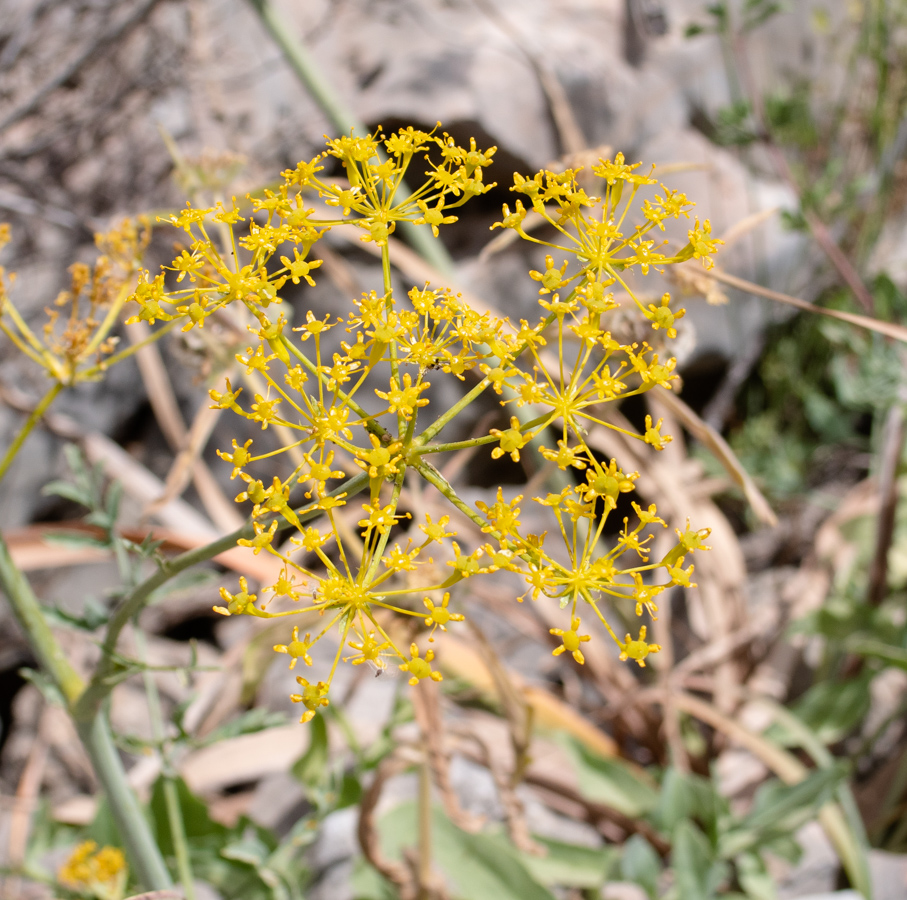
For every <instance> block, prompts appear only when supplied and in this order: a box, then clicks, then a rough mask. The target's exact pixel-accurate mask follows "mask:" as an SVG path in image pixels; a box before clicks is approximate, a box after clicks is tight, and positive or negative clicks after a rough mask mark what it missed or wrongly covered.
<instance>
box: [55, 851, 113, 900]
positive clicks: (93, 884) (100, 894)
mask: <svg viewBox="0 0 907 900" xmlns="http://www.w3.org/2000/svg"><path fill="white" fill-rule="evenodd" d="M57 877H58V878H59V880H60V882H61V884H63V885H65V886H66V887H68V888H71V889H73V890H77V891H83V892H87V893H88V894H91V895H92V896H94V897H97V898H98V900H120V898H121V897H122V896H123V894H124V893H125V890H126V882H127V880H128V877H129V869H128V867H127V865H126V858H125V857H124V856H123V851H122V850H118V849H117V848H116V847H107V846H105V847H101V848H100V849H98V845H97V844H96V843H95V842H94V841H84V842H83V843H81V844H79V845H78V846H77V847H76V849H75V850H73V852H72V854H71V855H70V857H69V859H68V860H66V862H65V863H64V864H63V865H62V866H61V867H60V871H59V872H58V873H57Z"/></svg>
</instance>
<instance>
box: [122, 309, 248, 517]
mask: <svg viewBox="0 0 907 900" xmlns="http://www.w3.org/2000/svg"><path fill="white" fill-rule="evenodd" d="M125 327H126V332H127V334H128V335H129V338H130V340H131V341H132V342H133V343H134V344H138V343H140V342H142V341H144V340H147V339H148V338H149V337H150V334H151V332H150V330H149V328H148V326H147V325H146V324H145V323H144V322H136V323H134V324H132V325H127V326H125ZM136 362H137V363H138V367H139V371H140V372H141V374H142V380H143V382H144V383H145V390H146V391H147V393H148V400H149V402H150V403H151V408H152V409H153V410H154V415H155V418H156V419H157V421H158V424H159V425H160V426H161V431H163V432H164V437H166V439H167V442H168V443H169V444H170V446H171V448H172V449H173V451H174V452H175V453H177V454H180V453H182V452H183V451H186V450H188V449H189V447H190V446H191V441H190V435H189V432H188V430H187V429H186V423H185V422H184V421H183V416H182V413H180V410H179V405H178V404H177V402H176V397H175V396H174V393H173V388H172V386H171V384H170V378H169V376H168V375H167V370H166V368H165V367H164V363H163V361H162V360H161V354H160V350H159V349H158V348H157V346H156V345H155V344H146V345H145V346H144V347H142V348H141V349H140V350H138V351H137V352H136ZM204 424H205V421H204V420H203V421H202V425H204ZM199 432H200V433H199V438H201V437H202V429H201V428H200V429H199ZM209 434H210V432H209ZM203 447H204V442H201V443H200V446H199V447H198V452H201V450H202V449H203ZM177 464H178V462H177ZM191 468H192V480H193V482H194V484H195V488H196V490H197V491H198V495H199V497H200V498H201V501H202V504H203V505H204V507H205V510H206V511H207V513H208V515H209V516H210V517H211V520H212V521H214V522H216V523H217V525H218V528H219V529H220V531H221V532H229V531H232V530H233V528H234V527H236V526H235V524H234V522H235V516H236V510H235V507H234V506H233V504H232V503H231V502H230V501H229V500H227V498H226V497H225V496H224V493H223V491H222V490H221V489H220V486H219V485H218V483H217V480H216V479H215V478H214V476H213V475H212V474H211V470H210V469H209V468H208V467H207V465H205V463H204V462H203V461H202V460H200V459H197V458H196V459H193V460H192V466H191ZM165 493H166V487H165V488H164V489H163V490H162V491H161V495H164V494H165ZM155 499H157V498H155ZM149 505H150V504H149Z"/></svg>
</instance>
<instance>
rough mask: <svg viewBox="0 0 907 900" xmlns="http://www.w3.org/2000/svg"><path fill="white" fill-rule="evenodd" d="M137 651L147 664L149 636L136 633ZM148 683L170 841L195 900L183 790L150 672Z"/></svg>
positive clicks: (185, 884) (179, 871) (185, 891)
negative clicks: (182, 798)
mask: <svg viewBox="0 0 907 900" xmlns="http://www.w3.org/2000/svg"><path fill="white" fill-rule="evenodd" d="M136 638H137V641H136V648H137V649H138V651H139V655H140V657H141V660H142V662H144V663H147V662H148V657H147V654H146V652H145V636H144V634H143V633H142V632H141V631H137V632H136ZM142 678H143V681H144V683H145V696H146V698H147V701H148V718H149V719H150V720H151V735H152V737H153V738H154V742H155V743H156V744H157V747H158V754H159V755H160V759H161V777H162V778H163V788H164V805H165V806H166V807H167V822H168V823H169V825H170V839H171V840H172V841H173V853H174V855H175V856H176V871H177V874H178V876H179V880H180V884H181V886H182V889H183V894H184V895H185V900H195V878H194V876H193V875H192V864H191V863H190V861H189V842H188V841H187V840H186V826H185V823H184V821H183V811H182V807H181V806H180V798H179V791H178V790H177V787H176V781H175V780H174V773H173V767H172V766H171V763H170V758H169V754H168V753H167V751H166V749H165V746H164V738H165V734H164V716H163V714H162V712H161V696H160V694H159V693H158V689H157V683H156V682H155V680H154V676H153V675H152V674H151V672H150V671H148V669H146V670H145V671H144V673H143V675H142Z"/></svg>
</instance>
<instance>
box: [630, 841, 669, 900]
mask: <svg viewBox="0 0 907 900" xmlns="http://www.w3.org/2000/svg"><path fill="white" fill-rule="evenodd" d="M661 870H662V862H661V857H660V856H659V855H658V854H657V853H656V852H655V850H654V849H653V847H652V845H651V844H650V843H649V842H648V841H647V840H646V839H645V838H644V837H643V836H642V835H641V834H634V835H632V836H631V837H630V839H629V840H628V841H627V842H626V843H625V844H624V848H623V853H622V854H621V858H620V874H621V877H622V878H623V879H624V881H632V882H633V884H638V885H639V886H640V887H641V888H642V889H643V890H644V891H645V892H646V893H647V894H648V895H649V896H650V897H652V898H654V897H656V896H657V895H658V877H659V875H661Z"/></svg>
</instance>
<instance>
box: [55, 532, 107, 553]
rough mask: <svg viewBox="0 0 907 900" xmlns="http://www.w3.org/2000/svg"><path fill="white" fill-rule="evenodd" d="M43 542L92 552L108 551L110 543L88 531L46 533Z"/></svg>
mask: <svg viewBox="0 0 907 900" xmlns="http://www.w3.org/2000/svg"><path fill="white" fill-rule="evenodd" d="M43 539H44V541H46V542H47V543H48V544H52V545H53V546H55V547H71V548H72V549H74V550H83V549H85V548H86V547H88V548H90V549H94V550H109V549H110V547H111V543H110V541H109V540H107V538H106V537H98V536H97V535H96V534H91V532H88V531H46V532H45V533H44V535H43Z"/></svg>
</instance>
